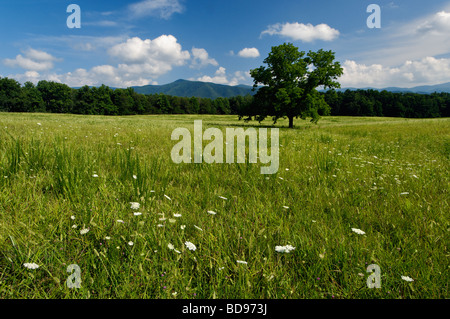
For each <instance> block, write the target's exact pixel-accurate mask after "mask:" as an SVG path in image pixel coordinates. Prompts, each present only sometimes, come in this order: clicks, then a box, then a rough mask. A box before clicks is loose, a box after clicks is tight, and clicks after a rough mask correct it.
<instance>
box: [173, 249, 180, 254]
mask: <svg viewBox="0 0 450 319" xmlns="http://www.w3.org/2000/svg"><path fill="white" fill-rule="evenodd" d="M173 251H174V252H176V253H178V254H181V251H179V250H176V249H174V250H173Z"/></svg>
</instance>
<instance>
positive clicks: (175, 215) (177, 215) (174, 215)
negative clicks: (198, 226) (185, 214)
mask: <svg viewBox="0 0 450 319" xmlns="http://www.w3.org/2000/svg"><path fill="white" fill-rule="evenodd" d="M173 217H181V214H173Z"/></svg>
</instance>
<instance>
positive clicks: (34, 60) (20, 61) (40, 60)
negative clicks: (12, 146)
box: [3, 48, 57, 71]
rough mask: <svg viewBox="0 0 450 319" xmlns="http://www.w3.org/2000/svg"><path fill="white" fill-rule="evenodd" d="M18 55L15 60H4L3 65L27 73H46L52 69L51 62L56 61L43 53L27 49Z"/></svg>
mask: <svg viewBox="0 0 450 319" xmlns="http://www.w3.org/2000/svg"><path fill="white" fill-rule="evenodd" d="M23 53H24V56H23V55H22V54H18V55H17V56H16V58H15V59H4V60H3V63H4V64H5V65H7V66H9V67H20V68H22V69H25V70H29V71H47V70H50V69H52V68H53V61H56V60H57V59H56V58H55V57H54V56H52V55H51V54H49V53H47V52H45V51H39V50H35V49H32V48H30V49H28V50H26V51H24V52H23Z"/></svg>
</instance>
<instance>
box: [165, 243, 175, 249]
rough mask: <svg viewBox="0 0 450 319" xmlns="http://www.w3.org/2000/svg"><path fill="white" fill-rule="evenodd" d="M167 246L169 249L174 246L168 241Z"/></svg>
mask: <svg viewBox="0 0 450 319" xmlns="http://www.w3.org/2000/svg"><path fill="white" fill-rule="evenodd" d="M167 247H168V248H169V249H170V250H173V249H174V248H175V247H173V245H172V244H171V243H169V244H168V245H167Z"/></svg>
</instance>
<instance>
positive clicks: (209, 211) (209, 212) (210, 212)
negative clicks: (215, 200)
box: [208, 210, 217, 215]
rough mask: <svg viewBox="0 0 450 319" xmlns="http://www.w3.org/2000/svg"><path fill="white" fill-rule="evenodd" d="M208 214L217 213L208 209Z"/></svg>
mask: <svg viewBox="0 0 450 319" xmlns="http://www.w3.org/2000/svg"><path fill="white" fill-rule="evenodd" d="M208 214H211V215H215V214H217V213H216V212H215V211H212V210H208Z"/></svg>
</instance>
